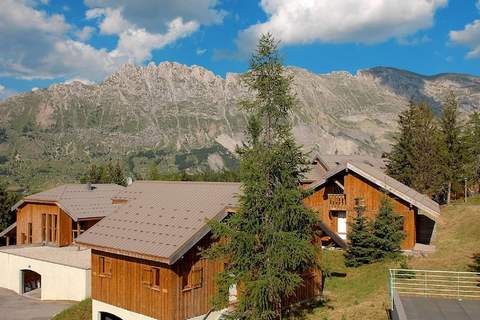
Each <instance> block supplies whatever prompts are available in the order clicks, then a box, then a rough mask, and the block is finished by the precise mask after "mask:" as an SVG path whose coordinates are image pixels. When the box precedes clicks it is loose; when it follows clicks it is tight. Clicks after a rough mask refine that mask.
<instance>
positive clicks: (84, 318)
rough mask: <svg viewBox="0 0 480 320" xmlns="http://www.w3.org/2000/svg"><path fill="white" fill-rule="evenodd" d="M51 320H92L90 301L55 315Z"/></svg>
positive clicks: (82, 302)
mask: <svg viewBox="0 0 480 320" xmlns="http://www.w3.org/2000/svg"><path fill="white" fill-rule="evenodd" d="M52 320H92V299H86V300H83V301H81V302H80V303H78V304H76V305H73V306H71V307H70V308H68V309H66V310H64V311H62V312H61V313H59V314H57V315H56V316H55V317H53V318H52Z"/></svg>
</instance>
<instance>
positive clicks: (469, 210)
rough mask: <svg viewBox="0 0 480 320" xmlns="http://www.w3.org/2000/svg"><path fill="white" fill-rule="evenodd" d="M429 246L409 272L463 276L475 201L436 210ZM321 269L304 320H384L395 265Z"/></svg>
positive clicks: (473, 238)
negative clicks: (325, 272)
mask: <svg viewBox="0 0 480 320" xmlns="http://www.w3.org/2000/svg"><path fill="white" fill-rule="evenodd" d="M441 219H442V220H441V221H440V223H439V224H438V229H437V234H436V239H435V241H434V244H435V245H436V247H437V251H436V252H435V253H434V254H431V255H429V256H427V257H412V258H409V259H408V265H409V266H410V267H411V268H415V269H431V270H454V271H469V270H468V265H469V264H470V263H471V262H472V259H471V257H472V254H473V253H475V252H479V251H480V197H477V198H472V199H470V200H469V201H468V202H467V203H464V202H463V201H456V202H455V203H453V204H451V205H449V206H444V207H442V218H441ZM325 259H326V261H325V262H326V263H327V264H328V265H329V266H330V270H331V271H333V272H334V273H335V276H332V277H331V278H329V279H327V281H326V284H325V291H324V294H325V297H326V300H325V304H324V305H323V306H321V307H318V308H315V309H313V310H312V312H311V313H309V314H308V315H307V316H306V318H307V319H308V320H354V319H355V320H387V319H388V317H387V312H386V309H387V308H388V292H387V282H388V279H387V274H388V269H389V268H395V267H398V266H399V262H398V261H386V262H382V263H374V264H371V265H366V266H362V267H359V268H346V267H345V265H344V262H343V261H344V260H343V252H342V251H339V250H334V251H328V252H326V253H325ZM67 319H68V320H91V300H85V301H82V302H81V303H80V304H78V305H75V306H73V307H71V308H70V309H67V310H65V311H64V312H62V313H61V314H59V315H58V316H56V317H55V318H54V320H67Z"/></svg>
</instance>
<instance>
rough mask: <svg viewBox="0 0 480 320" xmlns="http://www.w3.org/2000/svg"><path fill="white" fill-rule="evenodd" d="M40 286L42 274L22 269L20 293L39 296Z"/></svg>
mask: <svg viewBox="0 0 480 320" xmlns="http://www.w3.org/2000/svg"><path fill="white" fill-rule="evenodd" d="M41 287H42V276H41V275H40V274H38V273H36V272H35V271H32V270H22V294H26V293H28V295H29V296H32V297H36V298H40V296H41V291H40V288H41Z"/></svg>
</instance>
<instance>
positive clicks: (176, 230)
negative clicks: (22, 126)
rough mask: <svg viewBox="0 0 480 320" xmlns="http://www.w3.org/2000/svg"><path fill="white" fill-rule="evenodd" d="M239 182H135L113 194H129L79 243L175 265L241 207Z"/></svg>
mask: <svg viewBox="0 0 480 320" xmlns="http://www.w3.org/2000/svg"><path fill="white" fill-rule="evenodd" d="M239 192H240V184H239V183H223V182H221V183H220V182H163V181H137V182H134V183H133V184H132V185H130V186H128V187H127V188H126V189H125V190H124V191H122V192H120V193H119V194H117V195H116V196H115V199H126V200H128V202H127V203H126V204H124V205H121V206H120V207H119V208H118V209H117V210H115V211H114V212H113V213H112V214H111V215H109V216H108V217H106V218H104V219H103V220H101V221H100V222H98V223H97V224H96V225H95V226H93V227H92V228H90V229H89V230H87V231H86V232H85V233H83V234H82V235H80V236H79V237H78V238H77V239H76V243H77V244H81V245H86V246H91V247H93V248H96V247H97V248H103V249H105V250H106V251H111V252H120V253H122V254H124V255H130V256H134V257H135V256H148V257H153V258H155V257H159V258H160V259H157V260H159V261H162V262H165V263H168V264H173V263H175V262H176V261H177V260H178V259H179V258H181V257H182V256H183V255H184V254H185V253H186V252H187V251H188V250H189V249H190V248H191V247H192V246H193V245H195V243H196V242H198V241H199V240H200V239H201V238H203V237H204V236H205V235H206V234H207V233H208V232H209V231H210V229H209V227H208V225H207V220H209V219H214V218H219V219H222V218H223V217H224V216H226V214H227V213H228V209H233V208H235V207H236V206H237V195H238V193H239Z"/></svg>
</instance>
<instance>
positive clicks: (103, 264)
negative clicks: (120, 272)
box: [98, 256, 112, 277]
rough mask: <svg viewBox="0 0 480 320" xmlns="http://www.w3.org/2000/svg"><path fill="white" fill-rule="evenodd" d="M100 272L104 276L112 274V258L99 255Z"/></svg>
mask: <svg viewBox="0 0 480 320" xmlns="http://www.w3.org/2000/svg"><path fill="white" fill-rule="evenodd" d="M98 274H99V275H100V276H103V277H107V276H111V275H112V262H111V261H110V258H108V257H103V256H100V257H98Z"/></svg>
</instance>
